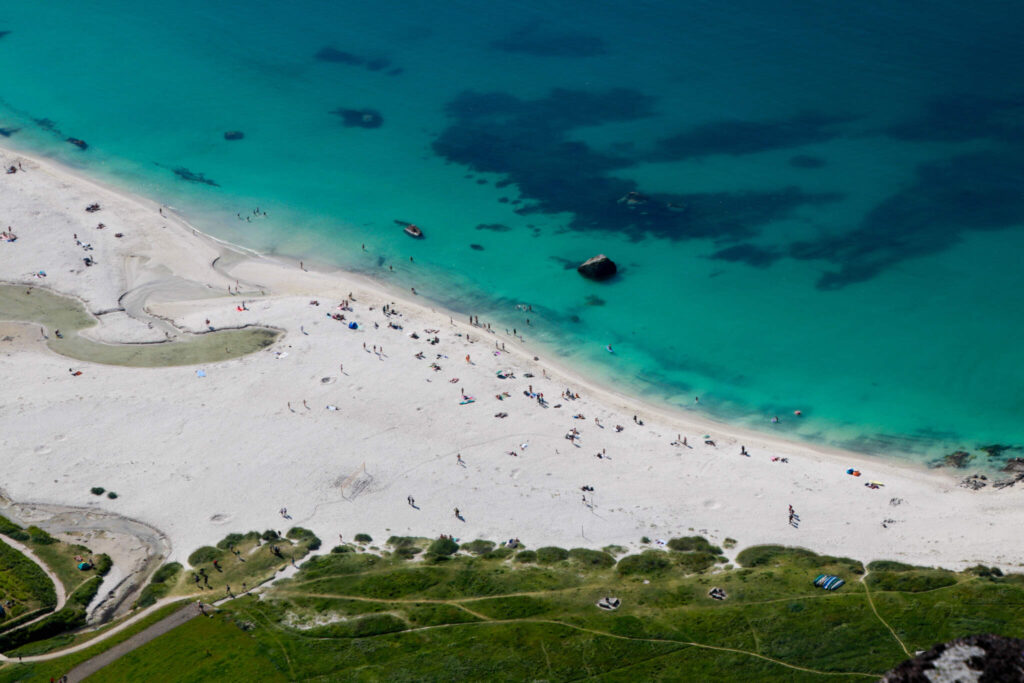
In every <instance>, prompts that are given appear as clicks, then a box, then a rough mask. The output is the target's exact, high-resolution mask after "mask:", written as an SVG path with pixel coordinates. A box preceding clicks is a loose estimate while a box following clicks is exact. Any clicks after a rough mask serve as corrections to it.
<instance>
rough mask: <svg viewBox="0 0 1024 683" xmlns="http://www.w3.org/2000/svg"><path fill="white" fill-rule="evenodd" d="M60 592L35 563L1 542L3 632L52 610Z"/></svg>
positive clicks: (1, 625)
mask: <svg viewBox="0 0 1024 683" xmlns="http://www.w3.org/2000/svg"><path fill="white" fill-rule="evenodd" d="M56 604H57V593H56V592H55V590H54V587H53V582H52V581H50V577H48V576H47V575H46V573H45V572H44V571H43V570H42V569H40V568H39V565H37V564H36V563H35V562H33V561H32V560H30V559H29V558H27V557H25V556H24V555H23V554H21V553H20V552H18V551H17V550H15V549H14V548H12V547H11V546H9V545H7V544H6V543H4V542H3V541H0V629H2V628H4V627H5V626H6V625H7V624H8V623H11V622H13V621H14V620H16V619H18V617H21V616H23V615H26V614H32V613H34V612H36V611H37V610H42V609H46V608H52V607H54V606H55V605H56Z"/></svg>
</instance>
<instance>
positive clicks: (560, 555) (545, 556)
mask: <svg viewBox="0 0 1024 683" xmlns="http://www.w3.org/2000/svg"><path fill="white" fill-rule="evenodd" d="M568 559H569V551H568V550H566V549H565V548H557V547H555V546H550V545H549V546H545V547H543V548H537V562H539V563H540V564H554V563H555V562H561V561H562V560H568Z"/></svg>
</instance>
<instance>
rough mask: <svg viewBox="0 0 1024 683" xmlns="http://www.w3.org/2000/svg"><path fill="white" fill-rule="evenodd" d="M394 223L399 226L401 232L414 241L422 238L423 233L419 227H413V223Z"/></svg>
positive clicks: (397, 221) (398, 221)
mask: <svg viewBox="0 0 1024 683" xmlns="http://www.w3.org/2000/svg"><path fill="white" fill-rule="evenodd" d="M395 223H398V224H399V225H401V226H402V230H404V231H405V234H406V235H408V236H409V237H414V238H416V239H420V238H422V237H423V231H422V230H420V228H419V226H417V225H414V224H413V223H409V222H408V221H400V220H396V221H395Z"/></svg>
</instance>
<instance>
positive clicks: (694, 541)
mask: <svg viewBox="0 0 1024 683" xmlns="http://www.w3.org/2000/svg"><path fill="white" fill-rule="evenodd" d="M668 547H669V550H677V551H679V552H692V551H699V552H704V553H711V554H712V555H721V554H722V549H721V548H719V547H718V546H717V545H711V542H710V541H709V540H708V539H706V538H704V537H703V536H683V537H682V538H673V539H670V540H669V542H668Z"/></svg>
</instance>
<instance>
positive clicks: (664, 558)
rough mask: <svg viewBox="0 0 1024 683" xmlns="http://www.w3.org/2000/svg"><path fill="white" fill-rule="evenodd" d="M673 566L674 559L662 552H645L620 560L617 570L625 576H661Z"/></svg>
mask: <svg viewBox="0 0 1024 683" xmlns="http://www.w3.org/2000/svg"><path fill="white" fill-rule="evenodd" d="M671 566H672V558H670V557H669V555H668V553H666V552H663V551H661V550H645V551H644V552H642V553H640V554H639V555H627V556H625V557H623V558H622V559H621V560H619V563H618V565H616V569H618V572H619V573H620V574H622V575H624V576H629V575H632V574H644V575H650V574H661V573H663V572H665V571H668V569H669V567H671Z"/></svg>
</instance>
